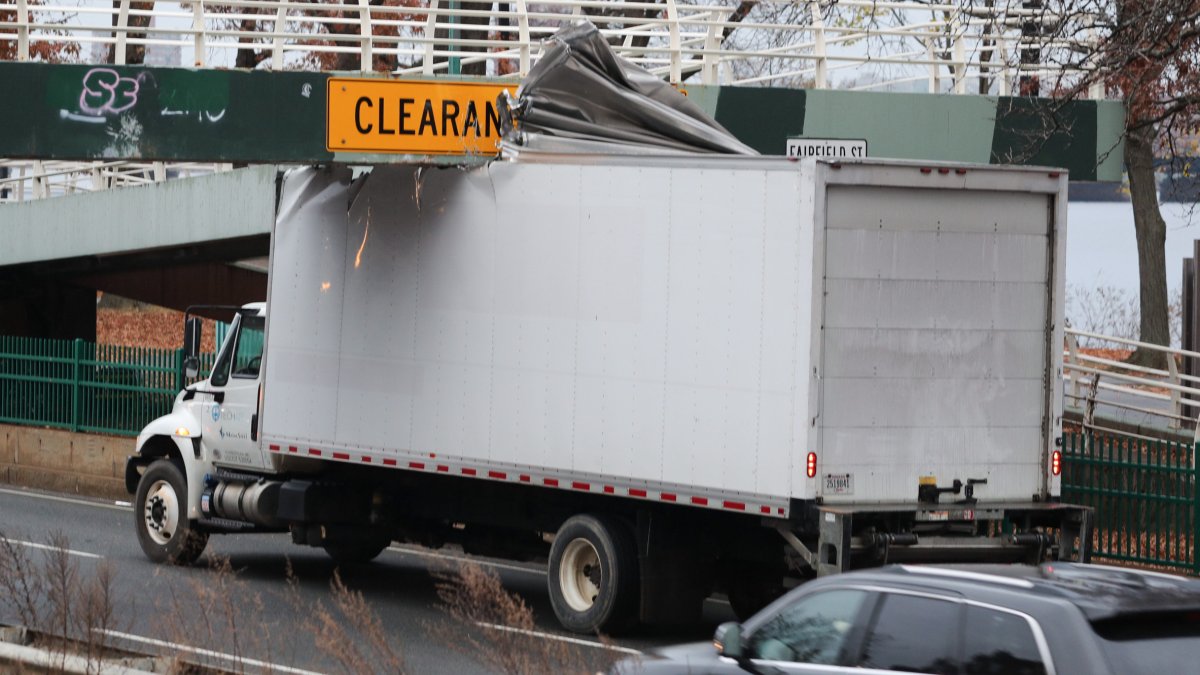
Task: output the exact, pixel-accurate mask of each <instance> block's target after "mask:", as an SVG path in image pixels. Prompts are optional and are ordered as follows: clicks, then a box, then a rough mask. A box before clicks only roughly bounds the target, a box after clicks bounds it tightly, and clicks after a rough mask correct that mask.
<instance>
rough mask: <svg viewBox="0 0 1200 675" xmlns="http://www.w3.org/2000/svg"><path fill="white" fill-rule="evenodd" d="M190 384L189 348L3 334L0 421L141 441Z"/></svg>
mask: <svg viewBox="0 0 1200 675" xmlns="http://www.w3.org/2000/svg"><path fill="white" fill-rule="evenodd" d="M206 356H207V357H208V358H206V359H203V360H202V365H208V366H211V363H212V355H206ZM184 384H185V381H184V373H183V350H181V349H151V348H144V347H118V346H114V345H96V344H93V343H91V342H85V341H83V340H48V339H40V338H20V337H6V336H0V422H6V423H13V424H34V425H39V426H47V427H56V428H60V429H69V430H71V431H90V432H97V433H105V434H116V435H122V436H136V435H137V433H138V432H139V431H141V429H142V427H143V426H145V425H146V423H147V422H149V421H150V420H152V419H154V418H155V417H158V416H160V415H164V414H166V413H167V412H170V410H171V403H172V401H173V400H174V398H175V394H177V393H178V392H179V390H180V389H182V388H183V386H184Z"/></svg>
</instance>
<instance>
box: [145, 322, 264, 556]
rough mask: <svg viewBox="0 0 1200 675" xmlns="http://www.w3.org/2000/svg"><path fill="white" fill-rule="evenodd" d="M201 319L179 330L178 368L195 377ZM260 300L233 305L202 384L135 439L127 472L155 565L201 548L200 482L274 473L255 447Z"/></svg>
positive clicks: (261, 343) (181, 395)
mask: <svg viewBox="0 0 1200 675" xmlns="http://www.w3.org/2000/svg"><path fill="white" fill-rule="evenodd" d="M200 321H201V320H200V319H199V318H189V319H187V320H186V322H185V326H186V327H185V332H184V352H185V360H184V370H185V371H186V375H187V376H188V377H189V378H192V377H195V376H196V375H197V374H198V372H199V345H200V326H201V323H200ZM265 323H266V303H263V302H255V303H249V304H246V305H243V306H242V307H240V308H237V310H236V312H235V314H234V317H233V321H232V323H231V324H230V326H229V330H228V331H227V333H226V335H225V339H224V342H223V343H222V344H221V347H220V349H219V351H218V353H217V356H216V359H215V361H214V363H213V367H212V371H211V373H210V374H209V376H208V378H207V379H204V380H200V381H198V382H195V383H193V384H191V385H188V386H187V387H185V388H184V389H183V390H182V391H180V392H179V395H178V396H177V397H176V398H175V403H174V405H173V406H172V409H171V412H170V413H168V414H167V415H164V416H162V417H159V418H158V419H156V420H154V421H152V422H151V423H150V424H148V425H147V426H146V428H145V429H143V430H142V433H141V434H139V435H138V438H137V442H136V445H135V447H134V454H133V455H132V456H130V457H129V459H128V460H127V462H126V467H125V484H126V488H127V489H128V490H129V491H130V492H131V493H133V494H135V495H136V501H135V509H136V511H137V518H138V538H139V541H140V542H141V544H142V548H143V550H144V551H145V552H146V554H147V555H148V556H149V557H150V558H152V559H155V560H159V561H170V562H190V561H191V559H194V557H195V556H198V555H199V553H200V551H202V550H203V545H202V544H201V543H200V540H201V539H204V540H206V539H207V531H201V529H200V528H198V527H197V522H198V521H199V520H200V519H201V518H202V517H203V513H202V500H203V495H202V493H203V492H204V488H205V483H206V478H208V477H211V476H212V475H214V474H215V473H216V472H217V471H218V468H219V467H223V468H225V469H226V470H234V471H236V470H239V469H241V470H252V471H255V472H256V473H262V472H266V473H270V472H273V468H272V467H271V464H270V462H268V461H266V459H265V458H264V456H263V453H262V452H261V450H260V448H259V443H258V415H259V412H258V411H259V408H260V404H261V393H262V373H263V368H262V362H263V346H264V340H263V338H264V328H265Z"/></svg>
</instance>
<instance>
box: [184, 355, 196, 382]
mask: <svg viewBox="0 0 1200 675" xmlns="http://www.w3.org/2000/svg"><path fill="white" fill-rule="evenodd" d="M183 374H184V375H185V376H186V377H187V379H189V380H191V379H193V378H195V377H196V376H197V375H199V374H200V359H199V358H198V357H195V356H185V357H183Z"/></svg>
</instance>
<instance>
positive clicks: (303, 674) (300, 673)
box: [94, 628, 324, 675]
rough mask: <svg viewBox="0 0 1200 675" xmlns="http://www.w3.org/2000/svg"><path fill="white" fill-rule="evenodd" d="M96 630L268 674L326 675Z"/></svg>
mask: <svg viewBox="0 0 1200 675" xmlns="http://www.w3.org/2000/svg"><path fill="white" fill-rule="evenodd" d="M94 630H95V631H96V632H97V633H100V634H102V635H107V636H108V637H115V638H118V639H121V640H128V641H130V642H139V643H141V644H146V645H151V646H153V647H163V648H165V649H174V650H176V651H181V652H187V653H189V654H195V655H197V656H208V657H212V658H215V659H221V660H224V661H229V662H231V663H234V664H237V665H245V666H254V667H256V668H263V669H265V670H267V671H268V672H276V673H295V675H324V674H323V673H318V672H315V671H312V670H304V669H302V668H292V667H290V666H281V665H279V664H276V663H270V662H267V661H259V660H257V659H252V658H248V657H245V656H234V655H233V654H226V653H224V652H217V651H213V650H211V649H201V648H200V647H192V646H189V645H183V644H179V643H178V642H167V641H166V640H156V639H154V638H148V637H142V636H141V635H133V634H132V633H122V632H121V631H116V630H107V629H100V628H96V629H94Z"/></svg>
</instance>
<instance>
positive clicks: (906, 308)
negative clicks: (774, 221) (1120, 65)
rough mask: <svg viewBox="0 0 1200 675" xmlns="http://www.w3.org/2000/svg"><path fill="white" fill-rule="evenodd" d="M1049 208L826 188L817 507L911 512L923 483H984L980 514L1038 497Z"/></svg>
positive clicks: (1039, 202)
mask: <svg viewBox="0 0 1200 675" xmlns="http://www.w3.org/2000/svg"><path fill="white" fill-rule="evenodd" d="M1052 202H1053V198H1052V196H1050V195H1047V194H1044V193H1040V194H1039V193H1022V192H1015V191H1013V192H1009V191H986V190H969V191H968V190H951V189H914V188H901V187H869V186H847V185H835V186H830V187H829V188H828V191H827V193H826V214H827V216H826V221H827V222H826V231H825V233H824V234H825V259H824V266H825V270H824V283H825V297H824V320H823V328H822V338H821V339H822V343H823V355H822V357H823V358H822V380H821V401H820V410H821V413H820V426H821V430H820V432H821V447H822V455H823V466H822V470H821V474H822V478H823V479H824V478H825V477H828V478H829V480H828V481H825V480H822V482H821V483H820V484H819V485H818V489H819V490H821V492H822V493H823V496H824V498H825V499H826V500H827V501H856V502H881V501H915V500H916V496H917V489H918V485H919V483H920V480H921V479H922V478H926V479H927V480H929V479H932V480H936V482H937V484H938V485H941V486H948V485H950V484H951V483H952V482H953V480H954V479H959V480H961V481H963V482H964V483H965V482H966V481H967V480H968V479H971V478H978V479H987V481H988V482H987V485H986V486H980V487H979V488H978V489H977V490H976V496H977V497H979V498H981V499H988V500H1002V499H1007V500H1028V499H1030V498H1031V497H1032V496H1033V495H1035V494H1037V493H1039V492H1040V490H1041V485H1042V479H1043V475H1044V471H1043V468H1042V461H1043V451H1044V448H1045V438H1046V437H1045V433H1046V432H1045V414H1046V403H1047V393H1046V386H1047V382H1048V381H1049V380H1048V377H1047V373H1048V372H1049V371H1050V368H1051V366H1052V364H1050V363H1049V362H1048V359H1049V356H1048V350H1047V343H1048V340H1049V339H1050V334H1051V331H1052V329H1053V327H1052V326H1051V325H1048V322H1047V318H1048V316H1049V314H1048V309H1049V308H1048V306H1047V303H1048V302H1049V301H1050V300H1051V298H1052V297H1053V296H1052V294H1051V286H1050V283H1051V281H1050V267H1049V266H1050V246H1051V238H1052V232H1051V221H1050V216H1051V212H1052V211H1051V205H1052ZM826 483H828V484H826ZM948 499H953V498H948Z"/></svg>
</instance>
